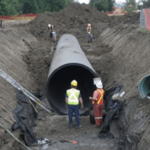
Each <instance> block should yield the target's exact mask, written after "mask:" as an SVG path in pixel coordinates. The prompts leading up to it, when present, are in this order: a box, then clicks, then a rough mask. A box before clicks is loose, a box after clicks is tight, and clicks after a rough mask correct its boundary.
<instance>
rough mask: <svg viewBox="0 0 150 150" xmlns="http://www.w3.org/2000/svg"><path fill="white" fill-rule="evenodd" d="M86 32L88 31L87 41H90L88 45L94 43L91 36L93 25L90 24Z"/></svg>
mask: <svg viewBox="0 0 150 150" xmlns="http://www.w3.org/2000/svg"><path fill="white" fill-rule="evenodd" d="M86 31H87V41H88V43H92V38H93V36H92V34H91V31H92V29H91V24H90V23H88V25H87V28H86Z"/></svg>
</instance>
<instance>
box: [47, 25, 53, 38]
mask: <svg viewBox="0 0 150 150" xmlns="http://www.w3.org/2000/svg"><path fill="white" fill-rule="evenodd" d="M48 30H49V32H50V38H52V37H53V35H52V32H53V31H54V26H53V25H51V24H48Z"/></svg>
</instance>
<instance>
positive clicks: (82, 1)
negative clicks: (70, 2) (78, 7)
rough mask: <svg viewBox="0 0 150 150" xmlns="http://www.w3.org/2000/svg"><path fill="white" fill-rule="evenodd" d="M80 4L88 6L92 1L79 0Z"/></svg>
mask: <svg viewBox="0 0 150 150" xmlns="http://www.w3.org/2000/svg"><path fill="white" fill-rule="evenodd" d="M78 1H79V3H85V4H88V3H89V1H90V0H78Z"/></svg>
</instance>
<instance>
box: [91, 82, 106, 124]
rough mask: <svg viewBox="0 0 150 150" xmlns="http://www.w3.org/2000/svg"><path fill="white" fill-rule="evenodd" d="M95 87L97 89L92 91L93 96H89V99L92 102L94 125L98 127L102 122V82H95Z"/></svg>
mask: <svg viewBox="0 0 150 150" xmlns="http://www.w3.org/2000/svg"><path fill="white" fill-rule="evenodd" d="M96 87H97V90H95V91H94V92H93V97H89V99H90V100H92V104H93V111H94V119H95V126H96V127H99V126H100V125H101V124H102V123H103V107H104V102H103V96H104V93H105V91H104V90H103V84H102V82H101V81H99V82H98V83H97V84H96Z"/></svg>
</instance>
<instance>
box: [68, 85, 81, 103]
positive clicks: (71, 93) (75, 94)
mask: <svg viewBox="0 0 150 150" xmlns="http://www.w3.org/2000/svg"><path fill="white" fill-rule="evenodd" d="M79 95H80V91H79V90H76V89H74V88H72V89H70V90H67V96H68V104H69V105H79Z"/></svg>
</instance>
